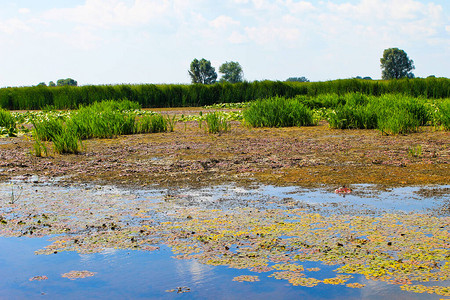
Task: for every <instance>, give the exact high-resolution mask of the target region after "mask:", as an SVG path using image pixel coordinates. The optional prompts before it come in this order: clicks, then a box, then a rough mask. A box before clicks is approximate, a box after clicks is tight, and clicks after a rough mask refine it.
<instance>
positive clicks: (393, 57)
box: [380, 48, 415, 80]
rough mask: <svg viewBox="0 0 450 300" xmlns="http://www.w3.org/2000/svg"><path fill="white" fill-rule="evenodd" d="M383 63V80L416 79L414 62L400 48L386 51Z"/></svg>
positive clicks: (382, 59) (381, 60)
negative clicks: (412, 71) (413, 71)
mask: <svg viewBox="0 0 450 300" xmlns="http://www.w3.org/2000/svg"><path fill="white" fill-rule="evenodd" d="M380 62H381V77H382V78H383V79H386V80H388V79H399V78H404V77H408V78H414V74H413V73H411V72H410V71H411V70H414V69H415V67H414V62H413V60H412V59H409V58H408V55H407V54H406V52H405V51H403V50H401V49H398V48H389V49H385V50H384V52H383V57H382V58H381V59H380Z"/></svg>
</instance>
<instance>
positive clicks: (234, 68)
mask: <svg viewBox="0 0 450 300" xmlns="http://www.w3.org/2000/svg"><path fill="white" fill-rule="evenodd" d="M219 72H220V73H222V74H223V75H222V78H221V79H220V81H221V82H224V81H226V82H229V83H236V82H242V77H243V75H244V72H243V71H242V67H241V65H240V64H239V63H238V62H235V61H230V62H225V63H224V64H222V65H221V66H220V68H219Z"/></svg>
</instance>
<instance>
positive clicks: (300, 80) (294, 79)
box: [286, 76, 309, 82]
mask: <svg viewBox="0 0 450 300" xmlns="http://www.w3.org/2000/svg"><path fill="white" fill-rule="evenodd" d="M286 81H296V82H309V79H308V78H306V77H305V76H302V77H289V78H288V79H286Z"/></svg>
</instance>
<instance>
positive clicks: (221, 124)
mask: <svg viewBox="0 0 450 300" xmlns="http://www.w3.org/2000/svg"><path fill="white" fill-rule="evenodd" d="M205 122H206V128H207V131H208V133H222V132H227V131H228V130H229V129H230V123H229V122H228V121H227V120H226V118H225V117H224V116H223V115H222V114H221V113H220V112H217V111H216V112H212V113H208V114H206V115H205ZM199 124H201V120H200V123H199ZM200 126H201V125H200Z"/></svg>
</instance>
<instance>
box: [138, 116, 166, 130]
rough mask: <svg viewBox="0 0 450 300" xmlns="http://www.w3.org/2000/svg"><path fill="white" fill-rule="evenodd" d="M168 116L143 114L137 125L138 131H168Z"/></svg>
mask: <svg viewBox="0 0 450 300" xmlns="http://www.w3.org/2000/svg"><path fill="white" fill-rule="evenodd" d="M168 126H169V124H168V118H165V117H163V116H162V115H160V114H157V115H150V116H143V117H142V118H141V119H140V120H139V122H138V126H137V133H157V132H166V131H168Z"/></svg>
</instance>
